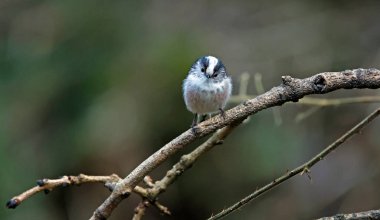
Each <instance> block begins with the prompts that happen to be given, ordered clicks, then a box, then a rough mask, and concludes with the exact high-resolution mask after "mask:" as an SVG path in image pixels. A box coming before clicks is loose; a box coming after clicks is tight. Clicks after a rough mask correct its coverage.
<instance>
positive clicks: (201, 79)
mask: <svg viewBox="0 0 380 220" xmlns="http://www.w3.org/2000/svg"><path fill="white" fill-rule="evenodd" d="M231 91H232V83H231V78H230V77H229V76H228V74H227V72H226V68H225V67H224V65H223V63H222V62H221V61H220V60H219V59H218V58H216V57H213V56H204V57H201V58H199V59H198V60H197V61H196V62H195V63H194V64H193V65H192V67H191V69H190V71H189V74H188V75H187V77H186V79H185V80H184V82H183V97H184V100H185V103H186V107H187V109H188V110H189V111H191V112H192V113H194V114H200V115H204V114H209V113H213V112H217V111H218V110H220V111H223V108H224V107H225V106H226V103H227V101H228V98H229V97H230V95H231Z"/></svg>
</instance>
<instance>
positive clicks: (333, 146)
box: [208, 108, 380, 220]
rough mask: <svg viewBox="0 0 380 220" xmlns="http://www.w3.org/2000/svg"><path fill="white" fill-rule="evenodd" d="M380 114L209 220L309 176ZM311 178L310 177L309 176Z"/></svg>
mask: <svg viewBox="0 0 380 220" xmlns="http://www.w3.org/2000/svg"><path fill="white" fill-rule="evenodd" d="M379 114H380V108H378V109H376V110H375V111H374V112H372V113H371V114H370V115H369V116H367V117H366V118H365V119H363V120H362V121H361V122H360V123H359V124H357V125H356V126H355V127H353V128H351V129H350V130H349V131H348V132H346V133H345V134H343V135H342V136H341V137H340V138H339V139H337V140H336V141H334V143H332V144H330V145H329V146H327V147H326V148H325V149H324V150H323V151H321V152H320V153H319V154H317V155H316V156H314V157H313V158H312V159H311V160H309V161H308V162H306V163H304V164H303V165H301V166H299V167H297V168H295V169H294V170H292V171H290V172H287V173H286V174H284V175H283V176H281V177H279V178H277V179H275V180H273V181H272V182H270V183H268V184H267V185H265V186H264V187H261V188H260V189H257V190H255V192H253V193H252V194H250V195H248V196H247V197H245V198H243V199H242V200H240V201H239V202H237V203H235V204H234V205H232V206H230V207H229V208H227V209H225V210H223V211H221V212H220V213H218V214H216V215H214V216H212V217H210V218H209V219H208V220H216V219H221V218H223V217H225V216H227V215H228V214H230V213H232V212H234V211H236V210H238V209H239V208H241V207H242V206H244V205H246V204H247V203H249V202H250V201H252V200H253V199H255V198H257V197H259V196H260V195H262V194H264V193H265V192H267V191H269V190H271V189H273V188H274V187H276V186H277V185H279V184H281V183H282V182H284V181H285V180H287V179H290V178H291V177H293V176H295V175H297V174H299V173H301V174H303V173H306V174H308V173H309V172H310V168H311V167H312V166H314V165H315V164H316V163H318V162H319V161H321V160H323V159H324V158H325V157H326V155H327V154H329V153H330V152H332V151H333V150H334V149H336V148H337V147H338V146H340V145H341V144H342V143H344V142H345V141H346V140H348V139H349V138H350V137H351V136H352V135H354V134H357V133H359V132H360V131H361V130H362V129H363V128H364V127H365V126H366V125H367V124H368V123H369V122H371V121H372V120H373V119H375V118H376V117H377V116H379ZM309 178H310V176H309Z"/></svg>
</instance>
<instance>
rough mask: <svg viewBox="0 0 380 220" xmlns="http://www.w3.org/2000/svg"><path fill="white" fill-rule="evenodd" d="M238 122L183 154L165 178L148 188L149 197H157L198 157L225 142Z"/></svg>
mask: <svg viewBox="0 0 380 220" xmlns="http://www.w3.org/2000/svg"><path fill="white" fill-rule="evenodd" d="M236 126H237V124H232V125H229V126H227V127H224V128H222V129H220V130H218V131H217V132H215V133H214V134H213V135H212V136H211V137H210V138H209V139H207V141H205V142H204V143H203V144H201V145H200V146H198V147H197V148H195V149H194V150H193V151H192V152H190V153H189V154H186V155H183V156H182V157H181V159H180V161H179V162H178V163H176V164H175V165H174V166H173V167H172V169H170V170H169V171H168V172H167V173H166V175H165V177H164V178H162V179H161V180H159V181H156V182H155V183H154V185H153V187H152V188H151V189H148V197H149V198H150V199H155V198H157V196H158V195H159V194H160V193H162V192H164V191H165V190H166V188H167V187H168V186H169V185H170V184H172V183H173V182H174V181H175V180H176V179H177V178H178V177H179V176H180V175H182V173H183V172H184V171H185V170H187V169H188V168H190V167H191V166H192V165H193V164H194V163H195V161H196V160H197V159H199V157H200V156H201V155H203V154H204V153H205V152H207V151H209V150H211V149H212V148H213V147H214V146H216V145H220V144H222V143H223V141H224V139H225V138H226V137H227V136H228V135H229V134H230V133H231V132H232V130H233V129H234V128H235V127H236Z"/></svg>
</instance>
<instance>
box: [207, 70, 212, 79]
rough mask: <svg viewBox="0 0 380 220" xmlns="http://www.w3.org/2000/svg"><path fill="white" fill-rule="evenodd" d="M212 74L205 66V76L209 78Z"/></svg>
mask: <svg viewBox="0 0 380 220" xmlns="http://www.w3.org/2000/svg"><path fill="white" fill-rule="evenodd" d="M212 74H213V72H212V71H210V70H209V69H208V68H207V69H206V72H205V75H206V77H207V78H209V79H210V78H211V77H212Z"/></svg>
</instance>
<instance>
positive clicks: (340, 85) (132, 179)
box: [91, 69, 380, 220]
mask: <svg viewBox="0 0 380 220" xmlns="http://www.w3.org/2000/svg"><path fill="white" fill-rule="evenodd" d="M353 88H358V89H362V88H369V89H377V88H380V71H379V70H377V69H355V70H346V71H342V72H325V73H320V74H317V75H314V76H312V77H309V78H305V79H296V78H292V77H290V76H283V77H282V84H281V85H280V86H277V87H274V88H272V89H271V90H270V91H268V92H266V93H264V94H262V95H260V96H257V97H256V98H254V99H251V100H248V101H245V102H244V103H242V104H240V105H238V106H236V107H234V108H232V109H230V110H228V111H226V112H225V117H221V116H215V117H213V118H211V119H209V120H207V121H204V122H202V123H200V124H199V125H198V126H197V128H196V133H195V134H194V133H193V132H192V131H191V129H189V130H187V131H186V132H184V133H182V134H181V135H179V136H178V137H176V138H175V139H173V140H172V141H170V142H169V143H168V144H166V145H165V146H163V147H162V148H161V149H160V150H158V151H157V152H155V153H154V154H152V155H151V156H150V157H148V158H147V159H146V160H145V161H143V162H142V163H141V164H140V165H138V166H137V167H136V168H135V169H134V170H133V171H132V172H131V173H130V174H129V175H128V176H126V177H125V178H124V179H123V180H121V181H119V182H118V183H117V184H116V186H115V189H114V190H113V192H112V193H111V195H110V196H109V197H108V198H107V199H106V200H105V201H104V202H103V203H102V204H101V205H100V206H99V207H98V208H97V209H96V210H95V211H94V213H93V216H92V217H91V219H93V220H95V219H107V218H108V217H109V216H110V215H111V213H112V211H113V210H114V209H115V208H116V207H117V206H118V204H119V203H120V202H121V201H122V200H123V199H124V198H126V197H128V196H129V194H130V193H131V192H132V190H133V189H134V187H135V186H136V185H137V184H138V183H139V182H140V181H141V180H142V179H143V178H144V176H146V175H147V174H148V173H149V172H151V171H152V170H153V169H154V168H156V167H157V166H159V165H160V164H161V163H163V162H164V161H165V160H166V159H167V158H169V157H170V156H172V155H173V154H174V153H176V152H177V151H179V150H181V149H183V148H184V147H185V146H187V145H188V144H190V143H191V142H193V141H194V140H196V139H197V138H200V137H203V136H206V135H208V134H210V133H212V132H215V131H216V130H217V129H220V128H222V127H225V126H227V125H229V124H233V123H239V122H241V121H243V120H244V119H245V118H247V117H248V116H250V115H252V114H255V113H257V112H259V111H261V110H263V109H267V108H270V107H273V106H279V105H282V104H284V103H286V102H289V101H292V102H297V101H298V100H299V99H301V98H303V97H304V96H306V95H310V94H323V93H328V92H332V91H334V90H337V89H353Z"/></svg>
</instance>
